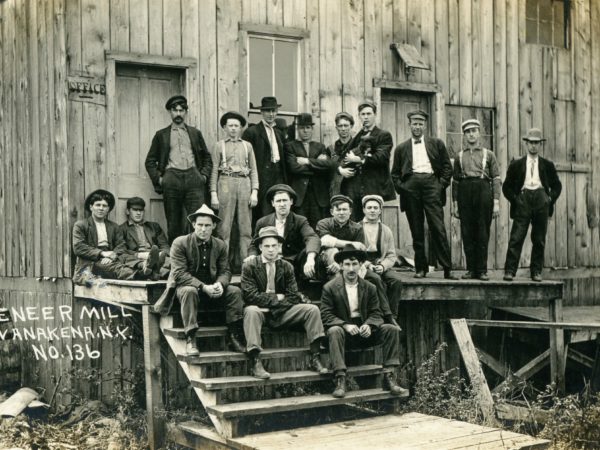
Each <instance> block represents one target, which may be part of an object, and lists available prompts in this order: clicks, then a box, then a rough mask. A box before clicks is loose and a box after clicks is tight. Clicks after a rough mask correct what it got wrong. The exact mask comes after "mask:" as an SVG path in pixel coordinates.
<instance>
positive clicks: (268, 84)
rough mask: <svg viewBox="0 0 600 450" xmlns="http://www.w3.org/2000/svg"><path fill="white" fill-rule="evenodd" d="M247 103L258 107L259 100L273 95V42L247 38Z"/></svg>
mask: <svg viewBox="0 0 600 450" xmlns="http://www.w3.org/2000/svg"><path fill="white" fill-rule="evenodd" d="M248 51H249V64H248V69H249V71H250V74H249V76H250V86H249V89H250V92H249V101H250V102H251V103H252V104H253V105H254V107H258V106H260V99H261V98H263V97H266V96H270V95H273V59H272V57H273V41H272V40H270V39H260V38H253V37H251V38H249V50H248Z"/></svg>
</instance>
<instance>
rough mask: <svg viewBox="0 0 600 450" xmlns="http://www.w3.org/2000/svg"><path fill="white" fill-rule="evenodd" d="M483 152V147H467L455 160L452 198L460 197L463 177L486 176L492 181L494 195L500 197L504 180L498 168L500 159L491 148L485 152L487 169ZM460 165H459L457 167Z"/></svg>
mask: <svg viewBox="0 0 600 450" xmlns="http://www.w3.org/2000/svg"><path fill="white" fill-rule="evenodd" d="M483 152H484V149H483V148H481V147H475V148H466V149H465V150H463V152H462V157H461V156H460V153H459V155H458V156H457V157H456V159H455V160H454V165H455V167H454V174H453V179H452V200H454V201H456V200H457V199H458V184H460V180H461V179H462V178H485V179H486V180H488V181H490V182H491V183H492V196H493V198H494V199H495V200H499V199H500V192H501V191H502V189H501V187H502V180H501V179H500V171H499V170H498V161H496V156H495V155H494V152H492V151H491V150H487V151H486V153H485V155H486V156H485V169H484V167H483ZM457 165H458V167H457Z"/></svg>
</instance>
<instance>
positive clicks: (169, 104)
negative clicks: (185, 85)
mask: <svg viewBox="0 0 600 450" xmlns="http://www.w3.org/2000/svg"><path fill="white" fill-rule="evenodd" d="M180 103H182V104H185V106H186V107H187V104H188V101H187V98H185V97H184V96H183V95H174V96H173V97H171V98H170V99H169V100H167V103H165V109H168V110H170V109H171V108H173V105H176V104H180Z"/></svg>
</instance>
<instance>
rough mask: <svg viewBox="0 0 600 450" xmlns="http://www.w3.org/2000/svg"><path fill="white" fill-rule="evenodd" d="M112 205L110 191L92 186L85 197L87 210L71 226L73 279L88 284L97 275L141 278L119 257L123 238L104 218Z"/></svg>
mask: <svg viewBox="0 0 600 450" xmlns="http://www.w3.org/2000/svg"><path fill="white" fill-rule="evenodd" d="M114 207H115V197H114V195H112V194H111V193H110V192H108V191H106V190H104V189H97V190H95V191H94V192H92V193H91V194H90V195H88V197H87V198H86V199H85V210H86V211H90V213H91V214H90V217H88V218H87V219H81V220H78V221H77V222H75V225H74V226H73V253H74V254H75V256H76V257H77V262H76V263H75V273H74V275H73V283H75V284H81V285H86V286H92V285H93V284H94V283H96V282H97V281H98V278H109V279H119V280H132V279H134V278H145V276H144V275H143V274H141V273H138V272H137V271H136V270H134V269H132V268H130V267H127V266H126V265H125V264H123V263H122V262H121V260H120V258H119V257H120V256H121V255H122V254H123V253H124V252H125V241H124V240H123V235H122V234H121V232H120V231H119V227H118V225H117V224H116V223H114V222H112V221H110V220H108V214H109V213H110V212H111V211H112V209H113V208H114ZM150 273H151V271H150V272H146V275H149V274H150Z"/></svg>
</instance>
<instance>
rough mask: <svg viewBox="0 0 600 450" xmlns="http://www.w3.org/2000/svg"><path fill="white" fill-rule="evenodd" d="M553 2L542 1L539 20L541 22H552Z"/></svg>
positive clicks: (550, 0)
mask: <svg viewBox="0 0 600 450" xmlns="http://www.w3.org/2000/svg"><path fill="white" fill-rule="evenodd" d="M552 3H553V2H552V0H540V9H539V14H540V16H539V18H540V20H547V21H548V22H550V21H551V20H552Z"/></svg>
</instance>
